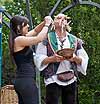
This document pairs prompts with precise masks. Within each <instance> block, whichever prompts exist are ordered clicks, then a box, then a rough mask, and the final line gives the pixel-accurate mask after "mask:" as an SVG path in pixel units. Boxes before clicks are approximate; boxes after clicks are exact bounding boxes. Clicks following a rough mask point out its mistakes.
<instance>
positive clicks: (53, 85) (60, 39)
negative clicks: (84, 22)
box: [35, 14, 88, 104]
mask: <svg viewBox="0 0 100 104" xmlns="http://www.w3.org/2000/svg"><path fill="white" fill-rule="evenodd" d="M68 19H69V17H67V16H66V15H64V14H58V15H57V16H55V19H54V23H53V29H54V30H53V31H49V33H48V38H47V39H46V40H44V41H43V42H41V43H39V44H38V46H37V50H36V56H35V64H36V66H37V67H38V69H39V70H40V71H41V72H42V74H43V76H44V79H45V85H46V104H58V102H59V97H60V95H61V99H62V100H61V101H62V104H78V96H77V86H76V83H77V74H76V70H77V71H79V72H81V73H82V74H84V75H86V70H87V64H88V55H87V53H86V52H85V50H84V48H83V47H82V41H81V40H80V39H78V38H77V37H75V36H73V35H72V34H70V33H69V31H70V29H71V28H70V26H69V22H68ZM47 27H48V26H47ZM48 28H49V27H48ZM64 49H65V50H66V49H69V50H71V49H72V50H73V49H74V51H73V56H70V57H69V56H66V57H64V56H63V55H62V52H63V51H61V52H60V54H61V55H58V53H57V52H58V50H64ZM72 50H71V51H70V52H72ZM63 53H64V52H63ZM65 54H66V53H65Z"/></svg>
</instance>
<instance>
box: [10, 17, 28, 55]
mask: <svg viewBox="0 0 100 104" xmlns="http://www.w3.org/2000/svg"><path fill="white" fill-rule="evenodd" d="M28 22H29V21H28V19H27V18H26V17H24V16H14V17H13V18H12V19H11V20H10V35H9V49H10V54H11V56H13V53H14V39H15V38H16V37H17V36H21V35H22V28H23V27H24V26H26V25H27V24H28Z"/></svg>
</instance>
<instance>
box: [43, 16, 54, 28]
mask: <svg viewBox="0 0 100 104" xmlns="http://www.w3.org/2000/svg"><path fill="white" fill-rule="evenodd" d="M44 21H45V26H48V27H49V26H50V24H52V23H53V19H52V18H51V16H46V17H45V18H44Z"/></svg>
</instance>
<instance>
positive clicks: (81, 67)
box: [77, 47, 89, 75]
mask: <svg viewBox="0 0 100 104" xmlns="http://www.w3.org/2000/svg"><path fill="white" fill-rule="evenodd" d="M77 56H79V57H80V58H81V59H82V63H81V65H77V70H78V71H79V72H81V73H82V74H83V75H86V71H87V65H88V60H89V57H88V55H87V53H86V51H85V50H84V48H83V47H81V49H79V50H77Z"/></svg>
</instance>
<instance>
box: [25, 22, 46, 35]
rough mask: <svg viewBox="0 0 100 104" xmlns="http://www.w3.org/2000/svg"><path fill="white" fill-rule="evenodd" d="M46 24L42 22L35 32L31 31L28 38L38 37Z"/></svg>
mask: <svg viewBox="0 0 100 104" xmlns="http://www.w3.org/2000/svg"><path fill="white" fill-rule="evenodd" d="M44 25H45V22H44V21H43V22H41V23H40V24H39V25H37V26H36V27H35V28H34V29H33V30H31V31H29V32H28V34H26V36H28V37H29V36H36V35H37V34H38V33H39V32H40V31H41V30H42V28H43V27H44Z"/></svg>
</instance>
